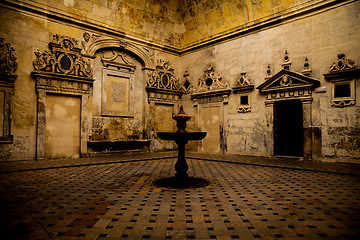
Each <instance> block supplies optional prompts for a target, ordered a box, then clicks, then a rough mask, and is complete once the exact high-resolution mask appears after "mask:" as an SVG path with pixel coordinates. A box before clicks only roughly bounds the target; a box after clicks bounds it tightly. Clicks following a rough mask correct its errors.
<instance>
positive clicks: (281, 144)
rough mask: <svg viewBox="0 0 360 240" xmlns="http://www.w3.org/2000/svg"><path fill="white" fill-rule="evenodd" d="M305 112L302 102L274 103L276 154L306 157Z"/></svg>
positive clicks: (286, 101)
mask: <svg viewBox="0 0 360 240" xmlns="http://www.w3.org/2000/svg"><path fill="white" fill-rule="evenodd" d="M303 145H304V136H303V110H302V103H301V101H300V100H285V101H278V102H275V103H274V154H275V155H280V156H295V157H303V156H304V150H303Z"/></svg>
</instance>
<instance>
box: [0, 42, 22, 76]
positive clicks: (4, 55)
mask: <svg viewBox="0 0 360 240" xmlns="http://www.w3.org/2000/svg"><path fill="white" fill-rule="evenodd" d="M16 59H17V56H16V52H15V50H14V48H13V47H12V46H11V45H10V43H6V42H4V37H0V73H1V74H7V75H12V74H14V73H15V71H16V69H17V66H18V64H17V63H16Z"/></svg>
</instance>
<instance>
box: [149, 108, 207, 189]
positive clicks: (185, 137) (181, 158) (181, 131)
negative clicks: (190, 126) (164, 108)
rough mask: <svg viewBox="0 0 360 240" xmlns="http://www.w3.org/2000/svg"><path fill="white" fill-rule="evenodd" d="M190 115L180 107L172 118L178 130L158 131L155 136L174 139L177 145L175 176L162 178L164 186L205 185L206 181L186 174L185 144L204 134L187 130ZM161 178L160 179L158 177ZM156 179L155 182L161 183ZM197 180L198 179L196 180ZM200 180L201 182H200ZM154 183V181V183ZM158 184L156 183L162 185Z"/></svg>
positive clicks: (202, 137)
mask: <svg viewBox="0 0 360 240" xmlns="http://www.w3.org/2000/svg"><path fill="white" fill-rule="evenodd" d="M190 118H191V117H190V115H187V114H185V112H184V109H183V107H180V111H179V113H178V114H177V115H176V116H173V119H174V120H175V121H176V123H177V124H176V126H177V128H178V130H177V131H176V132H158V133H157V136H158V137H159V138H160V139H162V140H170V141H175V143H176V144H177V145H178V159H177V162H176V164H175V171H176V173H175V178H173V179H170V178H167V179H164V181H163V182H164V184H165V183H166V181H167V184H166V187H168V186H169V185H171V186H170V187H177V186H178V187H194V186H195V187H196V186H198V185H199V186H200V185H201V186H206V185H208V182H207V181H206V180H204V179H200V178H189V177H188V174H187V170H188V164H187V162H186V158H185V146H186V144H187V143H188V141H189V140H202V139H204V138H205V136H206V132H187V131H186V130H185V128H186V122H187V121H188V120H189V119H190ZM160 180H161V179H160ZM160 180H158V181H157V183H161V181H160ZM198 180H199V181H198ZM200 182H201V184H200ZM155 184H156V183H155ZM164 184H158V185H164Z"/></svg>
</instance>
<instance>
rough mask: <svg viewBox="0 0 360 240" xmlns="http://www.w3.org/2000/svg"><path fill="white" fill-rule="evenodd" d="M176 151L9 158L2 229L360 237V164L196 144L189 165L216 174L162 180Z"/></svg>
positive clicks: (133, 235)
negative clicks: (226, 151) (179, 185)
mask: <svg viewBox="0 0 360 240" xmlns="http://www.w3.org/2000/svg"><path fill="white" fill-rule="evenodd" d="M174 156H175V154H174V153H161V154H159V153H158V154H140V153H134V154H123V155H119V156H112V157H109V156H106V157H97V158H85V159H78V160H77V161H76V160H50V161H49V160H48V161H39V162H31V161H27V162H25V161H24V162H22V163H3V164H1V163H0V172H1V173H0V176H1V179H0V193H1V197H0V207H1V220H2V221H3V223H1V224H0V225H1V226H2V227H3V228H4V229H3V230H2V231H1V232H2V235H3V236H5V233H8V234H11V235H12V236H13V238H5V239H21V240H24V239H25V240H26V239H284V240H285V239H334V240H335V239H336V240H337V239H350V240H354V239H360V238H359V236H360V235H359V233H360V231H359V229H360V181H359V180H360V172H359V171H358V172H354V169H359V168H358V166H354V165H346V164H345V165H344V164H337V165H336V164H330V163H329V164H327V163H312V162H299V161H296V160H289V161H288V160H286V161H288V164H286V161H285V160H284V161H280V160H279V161H278V162H274V161H275V160H271V159H261V158H244V157H238V156H229V155H227V156H221V155H218V156H217V155H201V154H189V157H188V164H189V171H188V173H189V175H190V176H196V177H202V178H205V179H207V180H208V181H210V185H209V186H207V187H203V188H196V189H165V188H158V187H156V186H154V185H153V181H154V180H156V179H159V178H162V177H169V176H172V175H174V164H175V161H176V159H175V158H174ZM204 159H205V160H204ZM294 161H295V162H294ZM319 164H320V165H319ZM301 166H303V169H305V170H303V169H301ZM326 166H327V167H326ZM336 166H338V167H336ZM339 169H340V170H341V171H340V170H339ZM338 170H339V171H338ZM339 172H340V173H339Z"/></svg>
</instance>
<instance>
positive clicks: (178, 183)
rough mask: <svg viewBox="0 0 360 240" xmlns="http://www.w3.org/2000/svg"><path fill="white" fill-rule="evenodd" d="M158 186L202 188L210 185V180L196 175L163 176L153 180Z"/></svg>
mask: <svg viewBox="0 0 360 240" xmlns="http://www.w3.org/2000/svg"><path fill="white" fill-rule="evenodd" d="M153 183H154V185H155V186H157V187H165V188H200V187H206V186H208V185H209V182H208V181H207V180H205V179H202V178H196V177H186V178H179V177H168V178H161V179H158V180H156V181H154V182H153Z"/></svg>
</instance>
